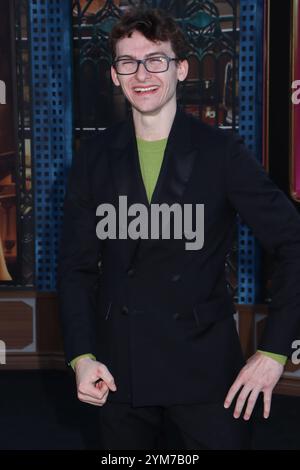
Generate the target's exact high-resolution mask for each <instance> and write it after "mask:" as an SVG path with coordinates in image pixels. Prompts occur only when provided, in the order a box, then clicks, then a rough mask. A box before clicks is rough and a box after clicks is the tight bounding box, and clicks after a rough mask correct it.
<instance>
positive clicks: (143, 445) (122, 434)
mask: <svg viewBox="0 0 300 470" xmlns="http://www.w3.org/2000/svg"><path fill="white" fill-rule="evenodd" d="M99 411H100V438H101V444H100V445H101V449H102V450H141V449H142V450H148V449H165V448H169V449H173V450H174V449H181V450H186V449H188V450H197V449H201V450H204V449H214V450H218V449H219V450H222V449H228V450H229V449H233V450H240V449H249V448H250V424H249V422H245V421H244V420H243V419H242V418H239V419H235V418H233V408H232V407H231V408H230V409H229V410H228V409H227V410H226V409H225V408H224V407H223V403H222V404H219V403H217V404H215V403H214V404H201V405H197V404H196V405H194V404H193V405H173V406H169V407H162V406H143V407H132V406H131V405H130V404H125V403H110V402H108V403H106V404H105V405H104V406H103V407H101V408H100V409H99ZM168 422H169V425H168V426H167V425H166V423H168ZM162 435H164V440H165V441H166V442H167V447H161V445H162Z"/></svg>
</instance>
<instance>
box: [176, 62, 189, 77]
mask: <svg viewBox="0 0 300 470" xmlns="http://www.w3.org/2000/svg"><path fill="white" fill-rule="evenodd" d="M188 73H189V63H188V61H187V60H186V59H185V60H181V61H180V62H177V77H178V80H179V81H180V82H183V81H184V80H185V79H186V77H187V75H188Z"/></svg>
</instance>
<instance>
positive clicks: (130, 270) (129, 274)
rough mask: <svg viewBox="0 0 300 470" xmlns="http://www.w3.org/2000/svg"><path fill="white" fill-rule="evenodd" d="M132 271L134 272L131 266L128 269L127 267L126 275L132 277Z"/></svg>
mask: <svg viewBox="0 0 300 470" xmlns="http://www.w3.org/2000/svg"><path fill="white" fill-rule="evenodd" d="M134 273H135V271H134V269H133V268H130V269H128V271H127V275H128V277H133V276H134Z"/></svg>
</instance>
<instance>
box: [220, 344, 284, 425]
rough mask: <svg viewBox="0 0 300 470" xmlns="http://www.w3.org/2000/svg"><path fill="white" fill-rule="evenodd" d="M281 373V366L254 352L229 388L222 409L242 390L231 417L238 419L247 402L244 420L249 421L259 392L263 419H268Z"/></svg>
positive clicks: (269, 358) (273, 360) (227, 406)
mask: <svg viewBox="0 0 300 470" xmlns="http://www.w3.org/2000/svg"><path fill="white" fill-rule="evenodd" d="M282 372H283V365H282V364H279V362H277V361H275V359H272V358H271V357H268V356H265V355H264V354H262V353H260V352H256V353H255V354H254V355H253V356H251V357H250V358H249V359H248V361H247V364H246V365H245V366H244V367H243V368H242V370H241V371H240V373H239V375H238V376H237V378H236V379H235V381H234V383H233V385H232V386H231V388H230V390H229V392H228V394H227V396H226V399H225V402H224V407H225V408H229V406H230V405H231V402H232V400H233V398H234V397H235V395H236V394H237V392H238V391H239V390H240V388H241V387H243V388H242V390H241V392H240V394H239V397H238V399H237V402H236V405H235V410H234V414H233V416H234V417H235V418H239V417H240V414H241V412H242V409H243V407H244V404H245V402H246V400H247V399H248V401H247V407H246V411H245V414H244V419H245V420H246V421H247V420H249V419H250V416H251V414H252V411H253V408H254V405H255V403H256V400H257V397H258V395H259V393H260V392H263V394H264V418H268V417H269V415H270V409H271V399H272V392H273V388H274V387H275V385H276V384H277V382H278V380H279V379H280V377H281V375H282Z"/></svg>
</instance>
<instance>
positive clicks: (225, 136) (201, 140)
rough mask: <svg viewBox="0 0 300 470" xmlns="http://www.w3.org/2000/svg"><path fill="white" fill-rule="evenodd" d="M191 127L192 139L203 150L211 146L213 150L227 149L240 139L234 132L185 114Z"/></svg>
mask: <svg viewBox="0 0 300 470" xmlns="http://www.w3.org/2000/svg"><path fill="white" fill-rule="evenodd" d="M185 116H186V119H187V121H188V122H189V127H190V129H191V138H192V140H193V143H194V144H195V145H196V146H198V147H201V148H203V146H207V145H209V147H210V148H211V149H212V148H220V149H223V150H224V149H225V148H228V145H230V144H231V142H232V141H234V140H235V139H236V138H239V137H238V136H236V135H235V134H233V133H232V132H230V131H228V130H225V129H220V128H218V127H215V126H212V125H209V124H206V123H204V122H202V121H201V120H200V119H198V118H196V117H195V116H192V115H188V114H185Z"/></svg>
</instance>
